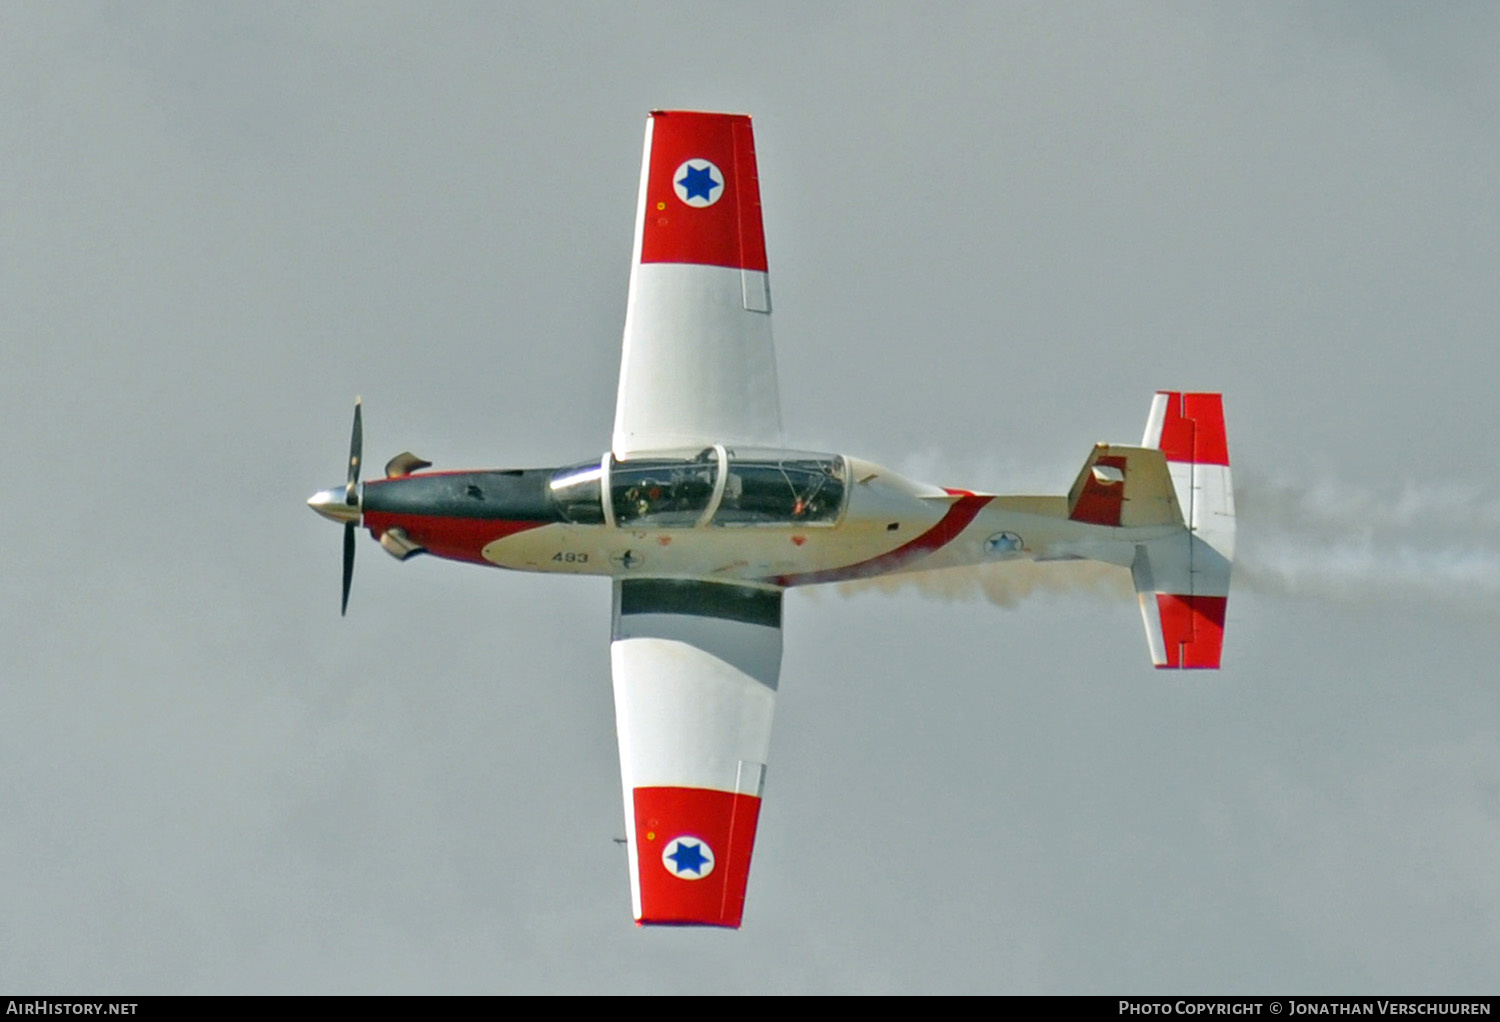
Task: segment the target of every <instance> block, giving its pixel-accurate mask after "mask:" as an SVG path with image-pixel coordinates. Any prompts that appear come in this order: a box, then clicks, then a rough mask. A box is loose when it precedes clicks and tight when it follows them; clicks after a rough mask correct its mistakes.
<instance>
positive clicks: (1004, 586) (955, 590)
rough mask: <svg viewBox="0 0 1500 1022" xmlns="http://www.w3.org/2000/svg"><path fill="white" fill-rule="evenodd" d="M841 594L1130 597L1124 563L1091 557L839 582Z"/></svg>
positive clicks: (1007, 599)
mask: <svg viewBox="0 0 1500 1022" xmlns="http://www.w3.org/2000/svg"><path fill="white" fill-rule="evenodd" d="M838 591H839V592H840V593H842V594H843V595H845V596H856V595H859V594H861V593H885V594H887V595H891V594H895V593H920V594H921V595H923V596H928V597H931V598H934V599H940V600H957V601H975V600H988V601H989V602H990V603H993V604H994V605H995V606H997V607H1014V606H1016V605H1017V604H1019V603H1021V602H1022V601H1023V600H1026V599H1028V598H1030V597H1032V596H1037V595H1041V594H1047V593H1051V594H1063V593H1069V594H1080V593H1081V594H1086V595H1094V596H1103V597H1108V598H1109V599H1121V598H1126V597H1132V594H1133V592H1134V590H1132V589H1131V586H1130V571H1129V569H1128V568H1121V567H1117V566H1115V565H1113V564H1099V563H1097V562H1095V561H1046V562H1043V563H1041V564H1038V563H1036V562H1035V561H1004V562H997V563H994V564H976V565H972V566H970V567H966V568H944V569H942V570H939V571H913V572H908V573H905V574H899V575H881V576H879V577H877V578H867V579H859V580H858V581H854V582H840V583H839V585H838Z"/></svg>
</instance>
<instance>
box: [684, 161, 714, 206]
mask: <svg viewBox="0 0 1500 1022" xmlns="http://www.w3.org/2000/svg"><path fill="white" fill-rule="evenodd" d="M672 187H673V188H674V189H676V190H677V197H678V198H679V199H681V200H682V201H683V202H685V203H687V204H688V205H689V206H692V207H693V208H694V209H702V208H703V207H704V206H712V205H713V204H714V203H716V202H718V201H719V198H720V197H721V196H722V195H723V194H724V174H723V172H722V171H720V170H719V168H718V167H716V166H714V165H713V164H712V163H711V162H709V161H708V160H688V161H687V162H686V163H684V164H683V165H682V166H680V167H678V168H677V171H676V172H675V173H674V174H673V175H672Z"/></svg>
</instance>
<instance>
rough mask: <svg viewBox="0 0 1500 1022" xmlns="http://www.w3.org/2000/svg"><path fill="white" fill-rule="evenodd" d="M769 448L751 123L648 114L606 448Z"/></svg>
mask: <svg viewBox="0 0 1500 1022" xmlns="http://www.w3.org/2000/svg"><path fill="white" fill-rule="evenodd" d="M714 443H725V444H729V445H731V446H732V445H734V444H742V445H745V446H761V447H765V446H780V444H781V400H780V396H779V394H778V391H777V386H776V356H775V352H774V351H773V349H772V344H771V292H770V286H769V283H768V277H767V274H766V243H765V233H764V231H763V229H762V225H761V215H760V183H759V179H758V177H757V174H756V169H755V140H754V136H753V135H752V133H751V129H750V118H749V117H746V116H743V115H738V114H707V113H693V112H687V111H660V110H659V111H656V112H654V113H653V114H652V115H651V117H650V118H649V119H648V120H647V122H646V149H645V156H644V159H643V162H642V165H641V190H640V197H639V201H638V205H637V208H636V227H635V253H634V258H633V260H632V263H631V268H630V296H629V304H628V306H627V308H626V313H625V343H624V351H623V354H622V357H621V360H620V391H619V396H618V399H617V401H616V404H615V431H614V439H613V443H612V448H613V450H614V453H615V456H616V457H618V458H621V459H624V458H628V457H630V456H631V455H632V454H636V453H639V452H644V451H652V450H657V451H659V450H666V449H671V448H686V447H694V448H702V447H705V446H707V445H709V444H714Z"/></svg>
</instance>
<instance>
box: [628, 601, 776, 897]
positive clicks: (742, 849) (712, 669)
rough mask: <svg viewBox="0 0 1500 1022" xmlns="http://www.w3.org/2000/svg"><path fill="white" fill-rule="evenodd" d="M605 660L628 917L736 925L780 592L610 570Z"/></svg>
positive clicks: (770, 690)
mask: <svg viewBox="0 0 1500 1022" xmlns="http://www.w3.org/2000/svg"><path fill="white" fill-rule="evenodd" d="M610 660H611V664H612V667H613V670H614V689H615V722H616V727H617V729H618V732H619V741H620V775H621V782H622V786H623V789H624V796H625V820H626V825H627V826H626V833H627V834H628V835H629V852H630V872H631V894H632V900H633V902H634V909H635V917H636V919H637V920H638V921H639V922H641V923H669V924H684V923H695V924H702V925H711V926H731V927H733V926H738V925H739V924H740V918H741V915H742V912H743V908H744V900H745V886H746V882H747V880H748V878H749V872H750V856H751V852H752V850H753V848H754V844H755V827H756V822H757V820H758V818H759V814H760V797H761V790H762V787H763V785H764V781H765V769H766V759H767V756H768V754H769V751H770V743H771V718H772V711H773V709H774V705H775V697H776V683H777V677H778V675H779V673H780V669H781V592H780V590H775V589H762V588H757V587H750V586H737V585H726V584H723V583H717V582H694V581H682V580H654V579H642V580H634V579H631V580H617V581H616V582H615V614H614V641H613V643H612V644H611V647H610Z"/></svg>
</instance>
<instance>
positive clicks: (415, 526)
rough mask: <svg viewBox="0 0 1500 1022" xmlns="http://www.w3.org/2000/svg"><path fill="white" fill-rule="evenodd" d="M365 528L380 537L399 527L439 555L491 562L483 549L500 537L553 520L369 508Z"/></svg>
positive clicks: (411, 537)
mask: <svg viewBox="0 0 1500 1022" xmlns="http://www.w3.org/2000/svg"><path fill="white" fill-rule="evenodd" d="M364 524H365V528H367V529H369V530H370V535H372V536H374V537H375V538H376V539H379V538H380V536H381V534H382V533H384V532H385V531H386V530H387V529H393V528H398V527H399V528H400V529H402V530H403V531H405V533H406V535H407V538H408V539H410V540H411V541H412V542H413V543H415V544H417V545H418V546H420V547H422V548H423V549H424V550H426V551H427V552H428V553H429V554H432V555H434V556H436V557H446V558H448V559H449V560H454V561H469V562H471V563H473V564H490V562H489V561H487V560H485V559H484V553H483V550H484V548H485V547H486V546H488V545H489V544H490V543H493V542H495V540H497V539H504V538H505V537H506V536H514V535H515V534H516V533H518V532H525V531H526V530H528V529H538V528H541V527H542V526H543V525H551V524H553V523H552V522H534V521H524V522H516V521H508V520H506V519H503V518H454V517H449V516H447V515H413V514H390V513H387V512H382V511H367V512H365V516H364Z"/></svg>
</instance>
